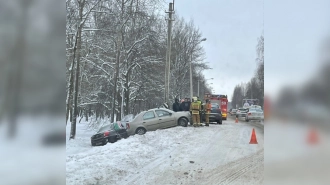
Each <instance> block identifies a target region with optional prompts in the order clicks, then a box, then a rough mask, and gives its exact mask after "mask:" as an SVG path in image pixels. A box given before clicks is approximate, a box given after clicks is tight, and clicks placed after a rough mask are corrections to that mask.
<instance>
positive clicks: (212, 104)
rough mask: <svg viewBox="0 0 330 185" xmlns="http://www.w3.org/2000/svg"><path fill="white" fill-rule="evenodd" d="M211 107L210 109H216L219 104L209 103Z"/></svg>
mask: <svg viewBox="0 0 330 185" xmlns="http://www.w3.org/2000/svg"><path fill="white" fill-rule="evenodd" d="M211 107H212V109H218V108H219V104H217V103H211Z"/></svg>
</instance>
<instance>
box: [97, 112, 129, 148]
mask: <svg viewBox="0 0 330 185" xmlns="http://www.w3.org/2000/svg"><path fill="white" fill-rule="evenodd" d="M133 118H134V116H133V114H129V115H127V116H125V117H124V118H123V119H122V120H121V121H117V122H115V123H111V124H108V125H105V126H103V127H101V128H100V129H99V130H98V132H97V133H96V134H95V135H93V136H92V137H91V144H92V146H101V145H106V144H107V143H108V142H110V143H114V142H116V141H117V140H119V139H121V138H125V139H126V138H127V137H128V133H127V129H128V128H129V127H130V126H129V123H128V122H129V121H131V120H133Z"/></svg>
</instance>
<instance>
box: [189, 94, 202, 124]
mask: <svg viewBox="0 0 330 185" xmlns="http://www.w3.org/2000/svg"><path fill="white" fill-rule="evenodd" d="M192 101H193V102H191V104H190V112H191V115H192V117H193V126H194V127H197V126H201V125H202V124H201V121H200V117H199V112H200V111H201V104H200V103H198V102H197V98H196V97H194V98H193V99H192Z"/></svg>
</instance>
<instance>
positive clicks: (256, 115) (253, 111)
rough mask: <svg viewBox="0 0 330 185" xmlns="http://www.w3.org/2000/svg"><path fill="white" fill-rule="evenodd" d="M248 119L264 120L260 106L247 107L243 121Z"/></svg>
mask: <svg viewBox="0 0 330 185" xmlns="http://www.w3.org/2000/svg"><path fill="white" fill-rule="evenodd" d="M250 120H259V121H261V120H264V112H263V111H262V109H260V108H249V110H248V112H247V113H246V115H245V121H246V122H248V121H250Z"/></svg>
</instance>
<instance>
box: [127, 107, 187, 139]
mask: <svg viewBox="0 0 330 185" xmlns="http://www.w3.org/2000/svg"><path fill="white" fill-rule="evenodd" d="M188 122H190V123H191V115H190V112H189V111H182V112H174V111H172V110H169V109H165V108H154V109H150V110H148V111H143V112H141V113H139V114H138V115H137V116H136V117H135V118H134V119H133V120H132V121H131V122H130V123H129V125H130V128H129V129H127V132H128V134H129V135H134V134H139V135H143V134H145V133H146V132H147V131H155V130H157V129H164V128H170V127H175V126H183V127H186V126H187V125H188Z"/></svg>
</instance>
